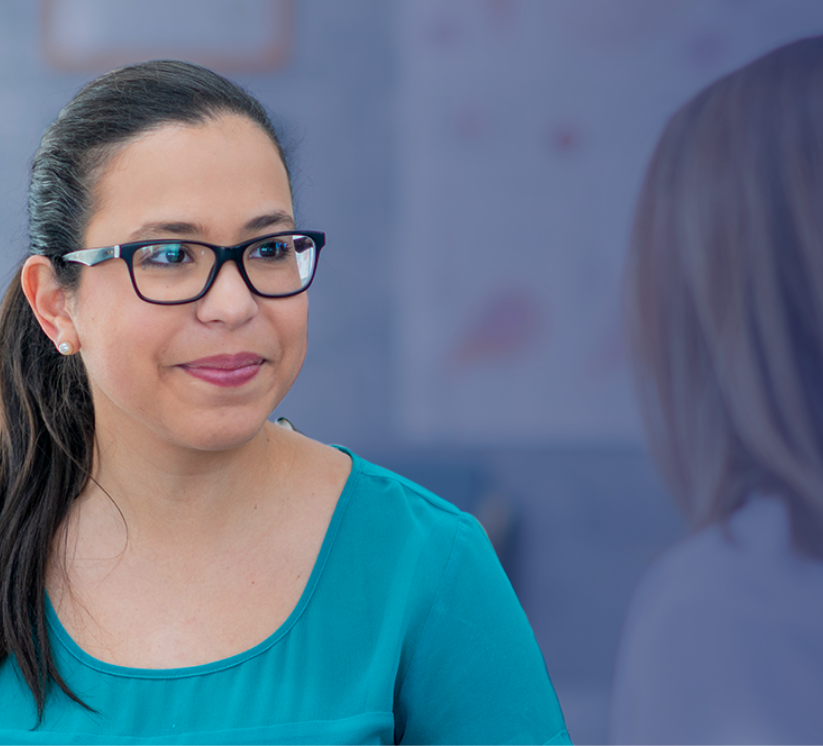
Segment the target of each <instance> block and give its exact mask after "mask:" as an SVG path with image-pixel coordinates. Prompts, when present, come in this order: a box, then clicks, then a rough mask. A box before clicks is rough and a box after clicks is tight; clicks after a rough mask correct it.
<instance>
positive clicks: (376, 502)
mask: <svg viewBox="0 0 823 746" xmlns="http://www.w3.org/2000/svg"><path fill="white" fill-rule="evenodd" d="M336 448H337V449H339V450H340V452H342V453H345V454H347V455H348V456H349V457H350V458H351V474H350V476H349V479H348V482H347V484H346V490H345V492H344V495H343V497H344V498H348V499H349V500H350V501H351V505H350V507H349V508H348V510H349V511H350V512H354V513H356V514H357V516H358V520H361V521H362V520H366V521H369V522H371V521H374V522H377V524H378V526H380V527H381V528H382V529H383V530H388V529H393V530H397V531H404V532H408V533H410V534H412V535H419V536H420V537H421V538H422V537H426V538H427V539H429V540H430V539H432V538H433V537H434V536H435V535H442V536H443V537H446V536H449V537H451V538H456V535H457V533H458V532H461V533H463V532H468V534H469V535H471V536H472V537H473V541H479V542H480V543H482V544H485V543H487V541H488V540H487V538H486V534H485V531H484V530H483V529H482V527H481V526H480V524H479V523H478V522H477V520H476V519H475V518H474V517H473V516H471V515H469V514H468V513H464V512H463V511H461V510H460V509H458V508H457V507H455V506H454V505H452V504H451V503H450V502H448V501H447V500H444V499H443V498H442V497H439V496H438V495H435V494H434V493H433V492H431V491H429V490H428V489H426V488H425V487H423V486H421V485H419V484H416V483H415V482H412V481H411V480H409V479H406V478H405V477H403V476H401V475H400V474H396V473H395V472H392V471H390V470H388V469H385V468H383V467H382V466H378V465H376V464H373V463H371V462H369V461H366V460H365V459H363V458H361V457H359V456H357V455H356V454H354V453H352V452H351V451H349V450H348V449H345V448H342V447H340V446H336Z"/></svg>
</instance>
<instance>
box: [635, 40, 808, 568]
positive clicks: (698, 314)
mask: <svg viewBox="0 0 823 746" xmlns="http://www.w3.org/2000/svg"><path fill="white" fill-rule="evenodd" d="M627 289H628V316H629V327H630V333H631V336H632V344H633V351H634V359H635V366H636V373H637V379H638V385H639V392H640V397H641V403H642V406H643V410H644V415H645V418H646V422H647V426H648V431H649V436H650V440H651V447H652V450H653V451H654V452H655V455H656V456H657V458H658V461H659V462H660V464H661V467H662V468H663V471H664V474H665V475H666V477H667V478H668V480H669V483H670V485H671V487H672V488H673V490H674V493H675V496H676V498H677V499H678V501H679V502H680V504H681V506H682V507H683V509H684V511H685V513H686V515H687V517H688V519H689V520H690V521H691V522H692V523H693V524H694V525H697V526H701V525H706V524H708V523H711V522H715V521H722V520H723V519H725V518H726V517H728V516H729V515H730V514H731V513H732V512H733V511H734V510H735V509H736V508H738V507H739V506H740V505H741V504H742V503H743V502H744V501H745V500H746V498H747V497H748V496H749V495H751V494H753V493H759V494H772V495H779V496H781V497H783V498H784V499H785V500H786V501H787V502H788V504H789V505H790V507H791V513H792V518H793V529H794V535H795V540H796V542H797V543H798V544H799V546H801V547H802V548H804V549H806V550H811V551H816V553H820V552H821V549H820V547H821V546H823V533H821V526H823V37H821V38H813V39H805V40H802V41H799V42H796V43H794V44H790V45H788V46H785V47H782V48H780V49H778V50H776V51H774V52H772V53H770V54H767V55H765V56H764V57H761V58H760V59H758V60H756V61H755V62H753V63H751V64H749V65H747V66H746V67H744V68H742V69H741V70H738V71H736V72H734V73H732V74H730V75H728V76H726V77H724V78H722V79H721V80H719V81H718V82H716V83H714V84H713V85H711V86H709V87H708V88H707V89H705V90H704V91H702V92H701V93H699V94H698V95H697V96H695V97H694V98H693V99H692V100H691V101H689V102H688V103H687V104H686V105H685V106H683V107H682V108H681V109H680V110H679V111H678V112H676V113H675V114H674V116H673V117H672V118H671V120H670V121H669V123H668V125H667V127H666V128H665V131H664V133H663V135H662V137H661V140H660V142H659V144H658V146H657V149H656V150H655V153H654V156H653V158H652V161H651V164H650V166H649V169H648V172H647V175H646V178H645V182H644V184H643V187H642V190H641V193H640V199H639V204H638V207H637V213H636V216H635V223H634V231H633V238H632V245H631V249H630V260H629V271H628V288H627Z"/></svg>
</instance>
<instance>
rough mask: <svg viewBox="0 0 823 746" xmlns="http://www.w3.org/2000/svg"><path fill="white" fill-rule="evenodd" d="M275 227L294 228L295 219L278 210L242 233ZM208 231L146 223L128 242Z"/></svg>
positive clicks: (251, 223)
mask: <svg viewBox="0 0 823 746" xmlns="http://www.w3.org/2000/svg"><path fill="white" fill-rule="evenodd" d="M275 226H282V227H283V228H285V229H289V228H294V218H293V217H292V216H291V214H290V213H288V212H284V211H281V210H277V211H275V212H270V213H267V214H266V215H258V216H257V217H254V218H252V219H251V220H249V221H247V222H246V223H245V225H243V228H242V231H243V232H244V233H254V232H255V231H259V230H262V229H264V228H273V227H275ZM207 232H208V231H207V230H206V228H205V226H203V225H200V224H199V223H188V222H186V221H182V220H181V221H170V222H165V221H160V222H157V223H145V224H144V225H141V226H140V227H139V228H138V229H137V230H136V231H134V232H133V233H131V235H130V236H129V238H128V242H131V241H139V240H140V239H143V238H155V237H160V236H163V235H166V236H194V235H200V236H202V235H205V234H206V233H207Z"/></svg>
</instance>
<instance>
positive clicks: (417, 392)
mask: <svg viewBox="0 0 823 746" xmlns="http://www.w3.org/2000/svg"><path fill="white" fill-rule="evenodd" d="M821 31H823V4H821V3H820V2H818V0H619V1H618V0H140V1H139V2H138V1H137V0H4V1H3V3H2V4H0V238H1V239H2V240H0V275H2V278H3V281H4V283H5V282H7V281H8V278H9V276H10V275H11V273H12V272H13V271H14V270H15V269H16V267H17V266H18V264H19V263H20V261H21V259H22V257H23V256H24V255H25V253H26V228H25V191H26V182H27V169H28V163H29V160H30V157H31V155H32V153H33V151H34V149H35V148H36V146H37V142H38V139H39V136H40V133H41V132H42V130H43V128H44V127H45V126H46V125H47V124H48V123H49V122H50V121H51V120H52V119H53V118H54V117H55V116H56V114H57V112H58V111H59V108H60V106H61V105H62V104H63V103H65V102H66V101H67V100H68V99H69V98H70V97H71V96H72V94H73V93H74V92H75V91H76V90H77V88H78V87H79V86H80V85H81V84H82V83H84V82H85V81H87V80H89V79H90V78H92V77H94V76H95V75H96V74H99V73H101V72H103V71H105V70H106V69H109V68H110V67H114V66H117V65H119V64H123V63H125V62H129V61H135V60H139V59H145V58H150V57H178V58H182V59H189V60H192V61H195V62H200V63H202V64H206V65H208V66H211V67H213V68H215V69H216V70H218V71H219V72H222V73H224V74H226V75H228V76H229V77H232V78H234V79H235V80H238V81H239V82H241V83H243V84H244V85H246V86H247V87H249V88H250V89H251V91H252V92H253V93H255V94H256V95H257V96H258V97H259V98H260V99H261V100H262V101H263V102H264V103H265V104H266V105H267V106H268V107H269V108H270V109H271V111H272V112H273V113H274V115H275V117H276V119H277V120H278V121H279V123H280V125H281V127H282V130H283V132H284V134H285V139H286V141H287V143H289V144H290V145H292V146H293V147H294V156H295V160H294V164H295V186H296V197H297V222H298V226H303V227H306V228H314V229H319V230H324V231H326V233H327V236H328V248H327V249H325V250H324V253H323V256H322V261H321V264H320V269H319V275H318V278H317V280H316V283H315V285H314V286H313V288H312V290H311V293H310V297H311V325H310V337H311V343H310V346H309V353H308V358H307V360H306V364H305V367H304V369H303V372H302V374H301V377H300V379H299V380H298V382H297V384H296V385H295V387H294V389H293V390H292V392H291V393H290V394H289V395H288V397H287V398H286V400H285V401H284V402H283V403H282V405H281V406H280V407H279V408H278V411H277V414H278V415H283V416H286V417H289V418H290V419H291V420H292V421H293V422H294V423H295V424H296V425H297V427H298V428H299V429H301V430H302V431H303V432H305V433H307V434H308V435H310V436H312V437H315V438H317V439H319V440H322V441H326V442H333V443H343V444H346V445H348V446H349V447H351V448H353V449H354V450H355V451H357V452H359V453H360V454H361V455H363V456H365V457H367V458H369V459H372V460H374V461H377V462H380V463H383V464H384V465H387V466H390V467H392V468H395V469H396V470H398V471H401V472H404V473H406V474H407V475H408V476H411V477H412V478H414V479H417V480H418V481H420V482H422V483H423V484H424V485H426V486H428V487H430V488H431V489H433V490H435V491H437V492H440V493H441V494H443V496H445V497H447V498H448V499H451V500H452V501H454V502H456V503H457V504H459V505H461V507H464V508H466V509H469V510H471V511H473V512H475V513H476V514H477V515H478V517H480V518H481V520H482V521H483V522H484V525H485V526H486V528H487V530H488V531H489V533H490V535H491V536H492V538H493V540H494V541H495V544H496V547H497V549H498V552H499V554H500V556H501V559H502V560H503V563H504V566H505V567H506V569H507V571H508V572H509V575H510V577H511V579H512V582H513V584H514V586H515V589H516V590H517V592H518V594H519V596H520V598H521V601H522V603H523V605H524V607H525V609H526V612H527V613H528V615H529V617H530V619H531V622H532V624H533V626H534V628H535V633H536V635H537V637H538V640H539V642H540V644H541V646H542V648H543V652H544V655H545V657H546V660H547V662H548V665H549V669H550V671H551V674H552V677H553V680H554V682H555V685H556V687H557V690H558V693H559V696H560V699H561V702H562V704H563V707H564V710H565V711H566V715H567V720H568V723H569V728H570V731H571V734H572V737H573V738H574V739H575V740H576V741H577V742H579V743H587V742H588V743H592V742H599V741H603V740H604V739H605V737H606V719H607V713H608V705H609V689H610V684H611V676H612V670H613V663H614V656H615V652H616V648H617V643H618V639H619V635H620V626H621V623H622V618H623V614H624V612H625V609H626V606H627V604H628V601H629V598H630V595H631V592H632V588H633V587H634V585H635V583H636V582H637V579H638V578H639V576H640V574H641V573H642V571H643V569H644V568H645V567H646V566H647V565H648V563H649V562H650V561H651V560H652V559H653V558H654V557H655V555H656V554H657V553H658V552H659V551H660V550H661V549H662V548H663V547H665V546H666V545H668V544H669V543H671V542H672V541H675V540H676V539H677V538H678V537H680V536H682V535H683V533H684V531H685V527H684V526H683V524H682V522H681V521H680V519H679V518H678V516H677V514H676V513H675V511H674V509H673V508H672V507H671V506H670V504H669V501H668V496H667V494H666V492H665V489H664V487H663V486H662V484H661V483H660V481H659V479H658V477H657V476H656V472H655V470H654V468H653V466H652V464H651V463H650V461H649V459H648V457H647V455H646V449H645V446H644V442H643V437H642V434H641V430H640V426H639V420H638V416H637V413H636V410H635V404H634V400H633V397H632V391H631V385H630V379H629V375H628V365H627V360H626V351H625V346H624V342H623V330H622V324H621V314H620V288H621V271H622V270H621V266H622V261H623V256H624V252H625V247H626V243H627V237H628V231H629V226H630V221H631V212H632V205H633V200H634V196H635V193H636V190H637V188H638V185H639V181H640V179H641V177H642V173H643V168H644V165H645V162H646V160H647V159H648V157H649V155H650V153H651V149H652V147H653V145H654V142H655V139H656V137H657V135H658V134H659V132H660V130H661V128H662V126H663V124H664V122H665V119H666V117H667V116H668V115H669V114H670V113H671V112H672V111H673V110H674V109H675V108H677V107H678V106H679V105H680V104H681V103H682V102H684V101H685V100H686V99H687V98H688V97H689V96H690V95H691V94H693V93H694V92H696V91H697V90H698V89H700V88H701V87H702V86H704V85H705V84H707V83H708V82H710V81H712V80H713V79H715V78H717V77H718V76H720V75H722V74H723V73H725V72H727V71H729V70H731V69H733V68H735V67H737V66H739V65H741V64H743V63H745V62H747V61H749V60H750V59H752V58H753V57H755V56H757V55H759V54H761V53H763V52H765V51H767V50H768V49H770V48H772V47H774V46H777V45H778V44H781V43H784V42H787V41H790V40H792V39H795V38H798V37H801V36H807V35H811V34H816V33H820V32H821Z"/></svg>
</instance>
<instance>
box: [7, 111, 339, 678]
mask: <svg viewBox="0 0 823 746" xmlns="http://www.w3.org/2000/svg"><path fill="white" fill-rule="evenodd" d="M94 198H95V200H94V201H95V208H94V213H93V215H92V216H91V219H90V221H89V225H88V229H87V233H86V236H85V241H84V243H85V245H86V246H88V247H96V246H109V245H113V244H117V243H125V242H127V241H133V240H140V239H146V238H176V237H182V238H189V239H192V240H197V239H199V240H203V241H207V242H209V243H214V244H219V245H234V244H237V243H240V242H241V241H244V240H247V239H249V238H253V237H254V236H257V235H262V234H265V233H270V232H275V231H278V230H288V229H289V228H291V227H293V226H294V221H293V217H292V215H293V212H292V204H291V196H290V192H289V186H288V179H287V175H286V171H285V168H284V166H283V164H282V162H281V160H280V157H279V155H278V154H277V151H276V149H275V148H274V145H273V144H272V142H271V141H270V140H269V138H268V136H267V135H266V134H265V133H264V132H263V131H262V130H261V129H260V128H259V127H258V126H257V125H256V124H254V123H252V122H250V121H249V120H247V119H245V118H243V117H239V116H236V115H224V116H222V117H220V118H219V119H217V120H213V121H210V122H208V123H206V124H203V125H198V126H190V125H178V124H173V125H167V126H164V127H162V128H160V129H158V130H155V131H152V132H151V133H148V134H144V135H142V136H140V137H138V138H136V139H134V140H133V141H131V142H129V143H128V144H126V145H125V146H124V147H123V148H121V149H120V150H119V151H118V152H117V153H116V154H115V155H114V156H113V157H112V158H111V160H110V162H109V163H108V164H107V166H106V168H105V169H104V171H103V173H102V174H101V176H100V177H99V179H98V182H97V183H96V185H95V189H94ZM22 285H23V290H24V292H25V293H26V297H27V298H28V299H29V302H30V304H31V305H32V308H33V310H34V312H35V315H36V316H37V318H38V321H39V322H40V325H41V327H42V328H43V330H44V332H45V333H46V334H47V335H48V336H49V338H50V339H51V340H52V341H53V342H54V344H55V345H58V344H60V343H61V342H68V343H69V344H71V345H72V347H73V349H74V350H75V351H79V352H78V354H80V355H81V356H82V358H83V362H84V364H85V366H86V369H87V372H88V375H89V380H90V384H91V388H92V394H93V397H94V406H95V425H96V434H97V444H96V451H95V457H94V479H95V481H94V482H90V483H89V486H88V487H87V489H86V490H85V491H84V492H83V494H82V495H80V497H79V498H78V499H77V500H76V501H75V503H74V505H73V507H72V509H71V511H70V513H69V516H68V519H67V521H66V524H65V526H64V527H63V529H62V530H60V531H59V532H58V534H57V539H56V542H55V546H54V551H53V556H52V562H51V566H50V569H49V574H48V578H47V587H48V591H49V596H50V598H51V600H52V602H53V603H54V605H55V608H56V609H57V613H58V616H59V617H60V619H61V621H62V622H63V624H64V626H65V627H66V629H67V630H68V632H69V634H71V635H72V637H73V638H74V639H75V641H76V642H77V643H78V644H79V645H80V646H81V647H82V648H83V649H85V650H86V652H88V653H90V654H91V655H93V656H95V657H97V658H99V659H101V660H104V661H106V662H109V663H115V664H119V665H124V666H133V667H141V668H173V667H179V666H191V665H199V664H202V663H207V662H211V661H214V660H220V659H222V658H226V657H228V656H231V655H235V654H237V653H240V652H242V651H244V650H246V649H248V648H250V647H252V646H253V645H255V644H257V643H258V642H261V641H262V640H264V639H265V638H267V637H268V636H269V635H271V634H272V633H273V632H274V631H275V630H276V629H277V628H278V627H279V626H280V624H281V623H282V622H283V621H285V619H286V618H287V617H288V615H289V614H290V613H291V611H292V610H293V608H294V606H295V605H296V603H297V601H298V600H299V598H300V595H301V593H302V592H303V589H304V587H305V584H306V581H307V579H308V576H309V574H310V573H311V570H312V567H313V565H314V562H315V560H316V557H317V554H318V552H319V549H320V546H321V544H322V541H323V538H324V535H325V531H326V529H327V527H328V523H329V521H330V519H331V515H332V513H333V511H334V507H335V506H336V503H337V499H338V498H339V495H340V492H341V490H342V489H343V486H344V484H345V481H346V478H347V476H348V473H349V469H350V465H351V464H350V460H349V459H348V457H347V456H345V455H344V454H342V453H340V452H339V451H336V450H334V449H331V448H328V447H326V446H323V445H320V444H318V443H316V442H314V441H311V440H309V439H307V438H304V437H303V436H300V435H298V434H296V433H292V432H289V431H285V430H283V429H282V428H278V427H276V426H273V425H271V424H270V423H268V422H267V418H268V416H269V414H270V413H271V411H272V410H273V409H274V408H275V407H276V406H277V405H278V404H279V403H280V401H281V400H282V398H283V397H284V396H285V395H286V393H287V392H288V390H289V388H290V387H291V385H292V384H293V383H294V381H295V379H296V377H297V374H298V373H299V371H300V367H301V365H302V363H303V358H304V356H305V351H306V330H307V314H308V300H307V296H306V294H305V293H303V294H301V295H297V296H293V297H291V298H279V299H264V298H260V297H259V296H255V295H253V294H252V293H251V292H250V291H249V290H248V288H247V287H246V285H245V283H244V282H243V281H242V278H241V277H240V275H239V273H238V271H237V268H236V266H235V265H234V264H231V263H229V264H227V265H225V266H224V267H223V268H222V269H221V271H220V274H219V275H218V277H217V278H216V280H215V283H214V286H213V287H212V288H211V290H210V291H209V293H208V294H207V295H206V296H205V297H204V298H202V299H201V300H199V301H196V302H194V303H188V304H184V305H178V306H158V305H152V304H149V303H146V302H144V301H142V300H140V299H139V298H138V297H137V295H136V294H135V292H134V290H133V288H132V285H131V281H130V279H129V276H128V270H127V267H126V264H125V263H124V262H122V261H120V260H112V261H108V262H104V263H102V264H100V265H97V266H95V267H90V268H84V269H83V272H82V277H81V281H80V284H79V287H78V289H77V291H76V292H74V293H67V292H66V291H64V290H63V289H61V288H60V287H59V286H58V285H57V283H56V282H55V279H54V275H53V271H52V267H51V264H50V262H49V260H48V259H45V258H44V257H30V258H29V259H28V260H27V262H26V264H25V266H24V270H23V274H22ZM242 352H245V353H248V352H251V353H254V354H255V355H258V356H259V357H260V358H262V360H263V362H262V364H261V365H260V366H259V371H258V372H257V374H256V375H255V376H254V377H253V378H252V379H251V380H250V381H248V382H247V383H244V384H243V385H241V386H235V387H224V386H216V385H214V384H213V383H209V382H207V381H203V380H200V379H199V378H196V377H194V376H192V375H191V374H189V373H188V372H187V370H186V368H185V365H186V364H187V363H190V362H192V361H195V360H199V359H202V358H206V357H210V356H214V355H225V354H230V355H234V354H238V353H242ZM158 620H162V623H159V622H158Z"/></svg>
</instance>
